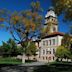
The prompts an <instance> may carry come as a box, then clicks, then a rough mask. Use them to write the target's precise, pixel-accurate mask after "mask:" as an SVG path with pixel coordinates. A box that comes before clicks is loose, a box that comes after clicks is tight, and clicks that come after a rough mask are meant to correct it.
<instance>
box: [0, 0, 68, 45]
mask: <svg viewBox="0 0 72 72" xmlns="http://www.w3.org/2000/svg"><path fill="white" fill-rule="evenodd" d="M31 1H37V0H0V9H3V8H5V9H8V10H10V11H15V10H16V11H21V10H26V9H29V8H30V3H31ZM39 1H40V3H41V7H42V8H43V16H44V15H45V14H46V12H47V10H48V8H49V7H50V6H51V0H39ZM58 21H59V31H60V32H68V30H69V29H68V27H67V26H66V24H65V23H63V22H62V16H59V17H58ZM9 38H11V35H10V34H9V33H8V32H6V31H3V30H0V45H1V44H2V41H7V40H8V39H9Z"/></svg>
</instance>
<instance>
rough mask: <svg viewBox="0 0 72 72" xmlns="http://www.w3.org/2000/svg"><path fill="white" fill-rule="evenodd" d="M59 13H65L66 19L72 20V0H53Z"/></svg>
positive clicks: (64, 17)
mask: <svg viewBox="0 0 72 72" xmlns="http://www.w3.org/2000/svg"><path fill="white" fill-rule="evenodd" d="M52 4H53V6H54V8H55V12H56V13H57V15H61V14H63V20H64V21H72V8H71V7H72V0H52Z"/></svg>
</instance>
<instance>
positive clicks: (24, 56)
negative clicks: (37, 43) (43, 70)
mask: <svg viewBox="0 0 72 72" xmlns="http://www.w3.org/2000/svg"><path fill="white" fill-rule="evenodd" d="M29 45H30V42H28V44H27V46H26V47H25V52H24V53H23V56H22V63H25V59H26V54H25V53H26V48H28V46H29ZM23 48H24V46H23Z"/></svg>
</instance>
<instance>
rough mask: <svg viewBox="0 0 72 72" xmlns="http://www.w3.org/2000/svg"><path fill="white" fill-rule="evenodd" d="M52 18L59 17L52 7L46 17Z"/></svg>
mask: <svg viewBox="0 0 72 72" xmlns="http://www.w3.org/2000/svg"><path fill="white" fill-rule="evenodd" d="M50 16H52V17H57V15H56V14H55V12H54V8H53V7H50V8H49V10H48V12H47V14H46V15H45V18H47V17H50Z"/></svg>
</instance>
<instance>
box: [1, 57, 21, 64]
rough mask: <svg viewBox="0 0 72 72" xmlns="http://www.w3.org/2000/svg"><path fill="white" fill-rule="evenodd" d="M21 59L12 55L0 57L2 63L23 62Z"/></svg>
mask: <svg viewBox="0 0 72 72" xmlns="http://www.w3.org/2000/svg"><path fill="white" fill-rule="evenodd" d="M21 63H22V62H21V60H19V59H15V58H12V57H5V58H0V64H21Z"/></svg>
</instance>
